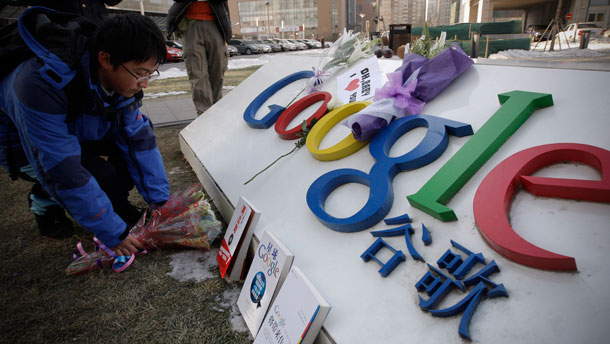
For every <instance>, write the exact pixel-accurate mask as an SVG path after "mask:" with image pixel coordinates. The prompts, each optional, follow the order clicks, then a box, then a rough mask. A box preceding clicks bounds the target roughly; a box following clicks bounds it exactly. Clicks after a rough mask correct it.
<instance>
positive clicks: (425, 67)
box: [344, 25, 473, 141]
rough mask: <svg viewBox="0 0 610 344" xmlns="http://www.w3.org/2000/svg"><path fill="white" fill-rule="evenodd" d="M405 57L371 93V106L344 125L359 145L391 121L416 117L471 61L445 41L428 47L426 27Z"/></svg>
mask: <svg viewBox="0 0 610 344" xmlns="http://www.w3.org/2000/svg"><path fill="white" fill-rule="evenodd" d="M423 33H424V35H423V36H422V37H421V38H419V39H417V40H416V41H415V42H414V43H413V46H412V47H410V48H409V50H408V53H407V54H405V56H404V58H403V62H402V66H400V67H399V68H398V69H396V71H394V72H392V73H388V74H387V77H388V82H387V83H386V84H385V85H383V87H382V88H380V89H377V90H376V92H375V98H374V100H375V102H374V103H373V104H371V105H369V106H367V107H366V108H364V109H362V110H361V111H360V112H358V113H356V114H354V115H353V116H351V117H350V118H348V120H346V121H345V123H344V124H345V125H346V126H348V127H349V128H350V129H351V130H352V134H353V135H354V138H356V139H357V140H359V141H368V140H370V139H371V138H372V137H373V136H374V135H375V134H376V133H377V132H378V131H379V130H381V128H383V127H385V126H387V125H388V124H389V123H390V122H391V121H392V120H393V119H394V118H400V117H404V116H406V115H416V114H420V113H421V111H422V109H423V107H424V105H426V103H427V102H429V101H431V100H432V99H434V98H435V97H436V96H437V95H439V94H440V93H441V92H442V91H443V90H444V89H445V88H447V86H449V85H450V84H451V83H452V82H453V81H454V80H455V79H457V78H458V77H459V76H460V75H462V74H463V73H464V72H465V71H466V70H467V69H468V67H470V66H471V65H472V64H473V61H472V60H471V59H470V57H468V55H466V54H465V53H464V51H463V50H462V49H461V48H460V47H459V46H458V45H452V44H450V43H449V42H447V41H446V40H445V37H446V33H445V32H443V33H441V37H440V40H439V41H438V42H436V43H434V44H432V42H431V40H430V34H429V32H428V27H427V26H426V25H424V32H423Z"/></svg>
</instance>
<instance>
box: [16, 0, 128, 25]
mask: <svg viewBox="0 0 610 344" xmlns="http://www.w3.org/2000/svg"><path fill="white" fill-rule="evenodd" d="M121 1H122V0H28V1H27V3H28V5H30V6H43V7H47V8H50V9H53V10H56V11H59V12H67V13H75V14H79V15H81V16H83V17H86V18H88V19H90V20H92V21H93V22H95V23H96V24H101V23H102V22H103V21H104V19H106V17H108V11H107V10H106V6H105V5H108V6H114V5H117V4H119V3H120V2H121Z"/></svg>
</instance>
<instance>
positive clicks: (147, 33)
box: [90, 13, 167, 66]
mask: <svg viewBox="0 0 610 344" xmlns="http://www.w3.org/2000/svg"><path fill="white" fill-rule="evenodd" d="M90 49H91V52H92V57H93V56H97V54H98V52H100V51H104V52H107V53H108V54H110V63H111V64H112V65H113V66H118V65H119V64H121V63H125V62H128V61H136V62H145V61H147V60H149V59H151V58H152V59H155V60H156V62H157V63H158V64H161V63H163V62H165V58H166V57H167V51H166V48H165V38H164V37H163V34H162V33H161V30H159V27H158V26H157V24H155V22H154V21H153V20H152V19H150V18H148V17H145V16H143V15H141V14H139V13H129V14H123V15H114V16H111V17H109V18H107V19H106V20H105V21H104V22H103V23H102V24H101V25H100V26H99V27H98V29H97V31H96V32H95V34H94V37H93V39H92V42H91V46H90ZM94 60H95V58H94Z"/></svg>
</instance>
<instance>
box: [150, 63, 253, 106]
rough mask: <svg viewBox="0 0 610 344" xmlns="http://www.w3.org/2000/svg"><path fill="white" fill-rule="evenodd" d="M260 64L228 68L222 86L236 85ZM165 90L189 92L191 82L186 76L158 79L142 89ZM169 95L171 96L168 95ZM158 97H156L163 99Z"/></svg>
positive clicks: (161, 91) (152, 92)
mask: <svg viewBox="0 0 610 344" xmlns="http://www.w3.org/2000/svg"><path fill="white" fill-rule="evenodd" d="M260 67H261V66H252V67H247V68H241V69H229V70H227V71H226V72H225V77H224V82H223V85H224V86H237V85H239V83H240V82H242V81H243V80H244V79H246V78H247V77H249V76H250V75H251V74H252V73H254V72H256V71H257V70H258V69H259V68H260ZM166 92H186V93H188V94H190V93H191V84H190V83H189V80H188V77H186V76H184V77H179V78H169V79H159V80H155V81H153V82H151V83H149V84H148V87H147V88H146V90H145V91H144V93H145V95H146V94H155V93H166ZM168 97H171V96H168ZM163 98H164V97H159V98H156V99H163Z"/></svg>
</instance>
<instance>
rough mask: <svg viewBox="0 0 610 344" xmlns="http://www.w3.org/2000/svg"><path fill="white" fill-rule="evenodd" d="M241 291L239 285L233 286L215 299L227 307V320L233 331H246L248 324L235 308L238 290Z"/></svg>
mask: <svg viewBox="0 0 610 344" xmlns="http://www.w3.org/2000/svg"><path fill="white" fill-rule="evenodd" d="M240 291H241V286H233V287H230V288H228V289H227V290H225V291H224V292H223V293H222V296H221V297H218V298H217V299H216V301H217V302H219V304H220V306H222V307H225V308H229V307H230V312H229V322H230V323H231V328H232V329H233V331H237V332H248V331H249V330H248V325H246V322H245V321H244V318H243V317H242V316H241V313H240V312H239V308H237V299H238V298H239V292H240Z"/></svg>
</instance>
